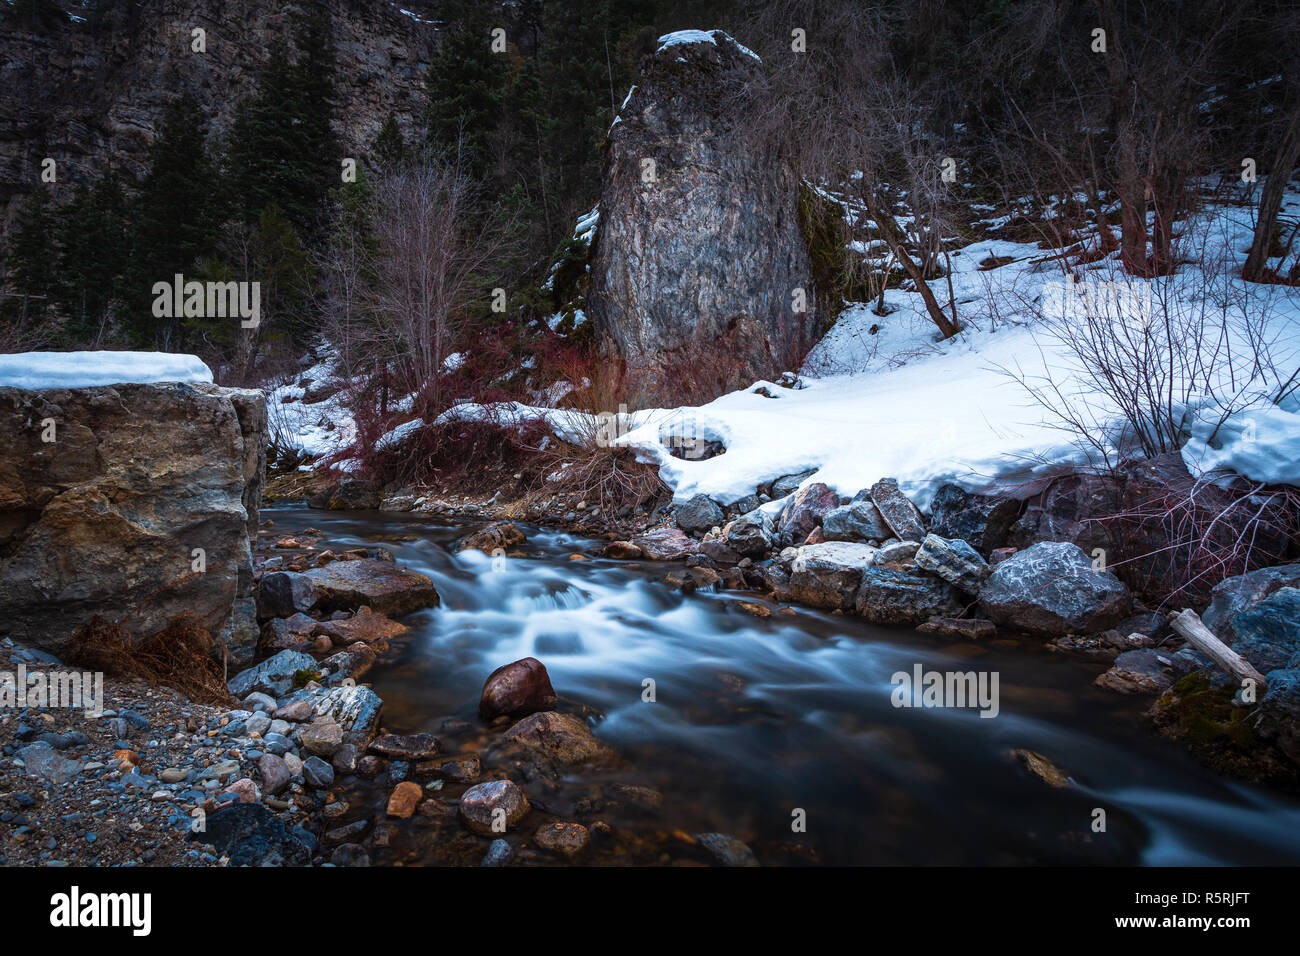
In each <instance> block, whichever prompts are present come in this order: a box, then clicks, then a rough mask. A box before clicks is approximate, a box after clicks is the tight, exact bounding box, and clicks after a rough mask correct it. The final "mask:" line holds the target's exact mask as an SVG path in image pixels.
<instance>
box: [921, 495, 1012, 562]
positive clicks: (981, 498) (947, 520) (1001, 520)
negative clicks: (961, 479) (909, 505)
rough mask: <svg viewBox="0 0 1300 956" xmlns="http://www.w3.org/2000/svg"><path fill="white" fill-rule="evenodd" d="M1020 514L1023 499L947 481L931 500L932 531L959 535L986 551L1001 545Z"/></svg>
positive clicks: (943, 534)
mask: <svg viewBox="0 0 1300 956" xmlns="http://www.w3.org/2000/svg"><path fill="white" fill-rule="evenodd" d="M1019 516H1020V502H1019V501H1018V500H1017V499H1015V498H1004V497H1000V496H997V495H975V494H971V493H970V492H968V491H966V490H965V489H963V488H962V487H961V486H960V485H953V484H947V485H943V486H942V487H940V488H939V490H938V491H936V492H935V493H934V497H933V498H932V499H930V531H931V532H933V533H934V534H937V535H939V536H940V537H941V538H960V539H961V540H963V541H966V542H969V543H970V544H971V545H973V546H974V547H975V548H976V549H977V550H979V551H980V552H982V553H984V554H989V553H990V552H992V551H994V550H996V549H997V548H1000V547H1002V546H1003V545H1004V544H1006V542H1007V536H1008V535H1009V534H1010V533H1011V526H1012V525H1013V524H1015V522H1016V518H1018V517H1019Z"/></svg>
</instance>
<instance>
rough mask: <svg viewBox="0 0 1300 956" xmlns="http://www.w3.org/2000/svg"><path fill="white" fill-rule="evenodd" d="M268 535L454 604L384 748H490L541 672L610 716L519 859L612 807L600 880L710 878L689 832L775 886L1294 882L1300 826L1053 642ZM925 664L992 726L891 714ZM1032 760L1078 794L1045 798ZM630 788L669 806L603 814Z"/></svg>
mask: <svg viewBox="0 0 1300 956" xmlns="http://www.w3.org/2000/svg"><path fill="white" fill-rule="evenodd" d="M264 517H269V518H272V519H273V520H274V521H275V525H276V528H277V531H278V532H281V531H287V532H290V533H292V532H301V531H302V530H304V529H306V528H309V527H315V528H319V529H321V531H322V532H323V533H324V536H325V540H324V542H323V545H324V546H328V547H332V548H338V547H351V546H366V545H376V544H379V545H383V546H384V547H387V548H389V549H390V550H391V551H392V552H393V553H394V554H395V555H396V557H397V560H398V562H399V563H400V564H402V565H404V566H406V567H409V568H411V569H413V570H416V571H420V572H422V573H424V574H426V575H428V576H429V577H431V578H432V579H433V580H434V582H435V583H436V584H437V587H438V591H439V593H440V594H441V595H442V606H441V607H439V608H436V609H431V610H429V611H423V612H419V613H416V614H413V615H410V616H409V617H408V618H405V619H404V621H405V623H407V624H409V625H411V627H412V631H411V633H410V634H409V635H408V636H406V637H404V638H401V639H399V640H397V641H395V642H394V646H393V649H392V651H391V653H389V654H387V655H385V656H384V658H383V660H382V661H381V662H380V663H379V664H377V665H376V666H375V667H374V668H373V669H372V670H371V671H370V672H369V673H367V674H366V676H365V677H364V678H363V679H364V680H366V681H367V682H369V683H370V684H372V686H373V687H374V689H375V690H376V692H377V693H378V694H379V695H380V696H381V697H382V698H383V700H384V712H383V725H384V728H385V729H386V730H387V731H389V732H394V733H410V732H415V731H432V732H435V733H438V734H439V736H440V737H441V738H442V740H443V742H444V748H445V749H446V750H448V751H449V752H452V753H455V752H459V751H465V752H470V751H475V750H478V749H479V748H480V747H481V746H482V745H483V744H484V743H486V742H487V741H488V740H490V739H492V737H493V734H492V733H491V732H489V731H487V730H486V729H485V728H483V727H482V725H481V724H480V723H479V721H478V719H477V705H478V698H479V693H480V691H481V689H482V686H483V681H484V678H486V677H487V675H488V674H489V673H490V672H491V671H492V670H493V669H494V668H496V667H498V666H500V665H501V664H505V663H508V662H510V661H513V660H517V659H519V658H521V657H527V656H533V657H537V658H539V659H540V660H541V661H543V662H544V663H545V664H546V667H547V669H548V670H549V672H550V676H551V681H552V683H553V685H554V686H555V689H556V691H557V693H558V694H559V695H560V697H561V702H562V704H561V709H569V710H578V712H586V711H584V710H583V709H582V708H583V705H585V707H586V708H593V709H594V711H596V712H599V714H601V715H603V716H601V717H599V718H598V719H596V721H595V723H594V730H595V733H596V734H597V736H599V737H600V738H601V739H602V740H604V741H606V742H608V743H609V744H611V745H613V746H614V747H615V748H617V749H618V750H619V752H620V753H621V754H622V756H623V757H624V758H625V765H623V766H621V767H619V768H617V769H615V770H612V771H606V772H603V773H600V774H592V775H587V776H582V775H579V776H576V777H574V778H572V779H567V780H565V781H562V782H561V783H560V784H559V785H552V786H549V787H546V788H543V789H542V790H541V792H538V790H537V789H536V788H532V787H528V788H526V789H529V795H530V798H534V802H535V804H536V805H537V807H538V811H537V812H535V813H534V814H532V815H531V816H530V818H529V819H528V820H526V821H525V828H524V831H523V832H519V833H512V834H511V835H510V839H511V842H514V843H518V844H520V845H521V848H522V847H523V845H524V844H526V843H527V837H528V835H529V834H530V833H531V830H532V829H533V828H535V827H536V826H537V825H538V824H539V823H541V822H547V821H549V820H551V819H571V818H572V816H571V814H572V813H574V812H575V808H578V809H579V810H582V811H590V810H591V809H592V808H593V807H594V808H595V809H596V810H597V811H599V812H597V813H596V814H595V815H596V816H597V817H599V818H600V819H603V820H606V821H607V822H609V823H610V824H611V825H612V826H613V828H614V832H615V834H617V835H618V836H617V838H615V839H612V840H606V841H604V842H603V843H602V844H601V848H599V849H596V850H593V851H592V853H591V854H589V855H588V857H585V858H583V861H584V862H596V863H605V862H608V863H617V862H626V863H681V862H692V861H694V862H698V861H699V860H700V856H699V852H698V851H697V850H694V849H692V848H691V847H690V846H689V841H688V840H686V839H683V838H682V837H681V834H693V833H701V832H721V833H726V834H730V835H734V836H736V837H739V838H740V839H743V840H744V841H745V842H746V843H748V844H749V845H750V846H751V847H753V848H754V850H755V852H756V854H757V855H758V858H759V859H760V861H762V862H764V863H778V864H800V863H809V864H818V863H820V864H837V865H859V864H959V865H960V864H1024V863H1037V864H1065V863H1071V864H1074V863H1079V864H1090V863H1099V864H1114V863H1121V864H1150V865H1183V864H1296V863H1300V803H1298V802H1296V801H1294V800H1291V799H1289V798H1286V797H1283V796H1279V795H1277V794H1274V793H1271V792H1269V791H1265V790H1262V789H1259V788H1255V787H1251V786H1247V785H1243V784H1238V783H1235V782H1232V781H1230V780H1227V779H1225V778H1223V777H1220V776H1219V775H1217V774H1215V773H1214V772H1212V771H1210V770H1208V769H1206V768H1204V767H1202V766H1201V765H1200V764H1199V763H1197V762H1196V761H1195V760H1194V759H1193V758H1192V757H1191V756H1190V755H1188V754H1187V753H1185V752H1184V751H1183V750H1182V749H1181V748H1180V747H1179V746H1178V745H1177V744H1174V743H1172V742H1170V741H1168V740H1165V739H1164V738H1162V737H1160V736H1159V735H1157V734H1156V732H1155V731H1154V730H1152V729H1150V728H1149V727H1148V726H1147V725H1146V724H1144V723H1143V721H1142V719H1141V716H1140V715H1141V712H1142V711H1143V710H1144V709H1145V707H1146V706H1148V705H1149V703H1150V698H1149V697H1138V698H1134V697H1125V696H1123V695H1119V694H1116V693H1114V692H1112V691H1106V690H1102V689H1100V688H1096V687H1093V686H1092V683H1091V682H1092V679H1093V678H1094V677H1095V676H1096V675H1097V674H1098V673H1100V672H1101V670H1102V669H1103V668H1102V666H1101V665H1099V664H1092V663H1088V662H1084V661H1080V660H1077V659H1073V658H1068V657H1065V656H1062V655H1059V654H1055V653H1051V652H1048V651H1046V650H1044V649H1043V648H1042V647H1041V645H1039V644H1038V643H1037V642H1032V641H1025V642H1016V641H1002V640H999V641H991V642H979V643H976V642H971V641H965V642H960V643H954V642H951V641H949V640H947V639H943V638H938V637H935V636H933V635H924V634H917V633H915V632H913V631H911V630H909V629H894V628H885V627H880V626H876V625H872V624H868V623H866V622H863V621H861V620H860V619H857V618H854V617H850V616H840V615H833V614H824V613H819V612H816V611H811V610H806V609H796V610H795V612H794V613H788V612H787V613H774V614H773V615H772V616H771V617H768V618H758V617H755V616H753V615H751V614H749V613H747V612H746V611H744V610H742V609H740V607H739V603H740V602H742V601H751V602H758V603H765V602H763V601H762V599H760V598H757V597H755V596H754V595H752V594H740V593H736V592H723V593H716V594H715V593H697V594H694V595H691V596H683V595H681V594H679V593H676V592H674V591H672V590H670V589H669V588H668V587H666V586H665V585H664V584H663V583H662V582H661V579H662V577H663V575H664V574H665V573H667V571H668V570H669V569H670V568H671V565H666V564H661V563H651V562H640V563H633V562H619V561H612V560H607V559H604V558H602V557H600V547H601V544H602V542H598V541H592V540H589V539H585V538H580V537H575V536H572V535H566V534H561V533H557V532H553V531H549V530H545V529H540V528H536V527H530V526H527V525H522V524H521V525H520V527H521V528H523V529H524V530H525V532H526V533H527V534H528V541H527V542H526V543H525V544H524V545H523V546H522V547H521V549H520V550H521V552H522V556H519V557H507V558H504V559H503V558H497V559H493V558H490V557H488V556H487V555H483V554H481V553H479V552H473V551H471V552H466V553H464V554H459V555H456V554H452V553H450V551H449V547H450V545H451V542H453V541H454V540H455V539H456V538H458V537H460V536H461V535H463V534H464V533H465V532H466V530H467V526H465V525H454V524H450V523H447V522H446V521H444V520H442V519H431V518H430V517H429V516H424V515H404V514H395V513H358V512H342V513H340V512H333V513H331V512H321V511H309V510H307V509H306V508H301V507H276V508H267V509H264ZM575 554H580V555H583V556H584V557H585V560H571V556H572V555H575ZM768 606H769V607H771V608H773V609H774V610H776V609H777V606H776V605H774V604H769V605H768ZM918 664H919V665H921V667H922V668H923V670H925V671H939V672H950V671H975V672H983V673H986V674H992V673H996V674H997V677H998V691H999V700H998V703H999V711H998V713H997V716H996V717H992V718H982V717H980V716H979V712H978V710H975V709H970V708H967V709H958V708H918V707H914V708H900V707H896V706H894V702H893V699H892V692H893V690H894V686H893V685H892V684H891V677H892V675H894V674H895V673H897V672H906V673H909V674H910V673H913V671H914V668H915V667H916V665H918ZM647 681H653V685H652V686H653V697H654V699H653V700H652V701H651V700H647V699H646V698H647V697H649V696H651V695H650V694H649V693H648V690H647V688H648V687H649V686H651V685H648V684H647ZM1014 749H1028V750H1032V751H1035V752H1037V753H1039V754H1042V755H1043V756H1045V757H1046V758H1048V759H1049V760H1050V761H1051V762H1052V763H1054V764H1055V765H1056V766H1057V767H1059V768H1060V769H1061V770H1062V771H1063V772H1064V773H1066V774H1067V775H1068V776H1069V777H1070V780H1071V782H1072V785H1071V786H1069V787H1065V788H1052V787H1049V786H1048V785H1047V784H1046V783H1044V782H1043V781H1042V780H1040V779H1039V778H1038V777H1036V776H1034V775H1032V774H1031V773H1029V772H1028V771H1026V770H1025V769H1024V767H1023V766H1022V764H1021V763H1020V762H1019V761H1017V760H1016V759H1015V758H1014V757H1012V756H1010V751H1012V750H1014ZM615 784H632V785H635V786H638V787H647V788H652V789H653V790H655V791H658V792H659V793H660V794H662V796H663V800H662V803H661V804H658V805H651V806H646V805H645V804H644V801H643V802H641V804H639V805H637V806H632V807H629V806H628V805H626V801H623V802H621V803H614V804H610V805H609V806H602V804H601V802H600V799H599V798H600V796H601V795H602V794H605V795H608V794H609V793H610V792H611V789H610V788H611V787H613V786H614V785H615ZM387 789H388V787H386V786H385V785H384V781H382V780H380V781H377V782H376V783H375V784H372V785H370V786H369V787H365V786H362V785H360V784H357V785H356V789H355V790H354V792H353V793H351V794H350V795H349V799H350V800H352V801H354V802H357V803H359V804H361V805H363V806H368V808H369V813H370V816H372V817H378V818H380V819H382V805H383V797H384V795H385V793H386V791H387ZM461 789H463V787H461V788H454V787H449V788H448V789H447V790H446V791H444V792H443V793H442V794H441V796H442V797H444V798H445V799H447V800H449V801H451V800H454V799H455V797H456V795H457V794H458V792H459V790H461ZM376 808H377V810H376ZM1099 809H1100V810H1102V811H1104V814H1105V830H1104V832H1096V831H1095V830H1094V827H1095V825H1096V824H1095V821H1096V820H1097V818H1098V816H1097V812H1096V811H1097V810H1099ZM356 815H357V814H354V816H356ZM361 815H364V813H362V814H361ZM589 816H590V813H589V812H588V813H587V816H586V817H584V816H582V815H581V814H580V817H579V818H580V819H585V821H586V822H590V820H589ZM348 819H351V817H349V818H348ZM800 823H802V829H799V824H800ZM430 827H432V829H430ZM675 833H676V834H677V835H676V836H674V834H675ZM485 845H486V840H485V839H483V838H480V837H472V836H470V835H469V834H467V833H463V832H461V831H460V830H459V828H458V827H456V826H455V824H454V819H452V820H444V821H442V823H441V824H438V825H434V824H430V823H428V822H426V821H420V820H418V819H417V820H416V821H415V822H413V823H411V824H402V825H400V827H399V829H398V832H397V834H396V836H395V837H394V838H393V839H392V841H391V845H390V846H389V848H388V849H384V848H378V849H376V850H375V851H374V852H375V853H377V854H379V856H378V858H377V859H376V862H377V863H378V862H404V863H408V864H409V863H442V862H474V861H476V858H477V857H479V856H481V855H482V852H483V849H484V847H485Z"/></svg>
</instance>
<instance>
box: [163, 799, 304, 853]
mask: <svg viewBox="0 0 1300 956" xmlns="http://www.w3.org/2000/svg"><path fill="white" fill-rule="evenodd" d="M204 824H205V829H204V830H203V831H202V832H199V833H193V832H192V833H190V834H189V839H190V840H192V841H194V842H196V843H205V844H209V845H211V846H212V847H213V849H214V850H215V851H216V852H217V854H218V855H220V856H227V857H229V858H230V865H231V866H302V865H303V864H305V863H306V862H307V859H308V856H309V855H310V853H311V849H310V847H309V846H308V845H307V843H306V842H305V841H303V840H302V839H300V838H299V837H298V836H297V835H296V834H295V833H294V832H293V831H292V830H290V829H289V828H288V827H287V826H285V824H284V822H283V821H282V820H281V819H280V818H279V817H277V816H276V815H275V814H274V813H272V812H271V811H270V810H268V809H267V808H266V807H265V806H263V805H262V804H260V803H229V804H226V805H225V806H221V807H218V808H217V809H216V810H213V811H211V812H209V813H208V814H207V816H206V818H205V820H204Z"/></svg>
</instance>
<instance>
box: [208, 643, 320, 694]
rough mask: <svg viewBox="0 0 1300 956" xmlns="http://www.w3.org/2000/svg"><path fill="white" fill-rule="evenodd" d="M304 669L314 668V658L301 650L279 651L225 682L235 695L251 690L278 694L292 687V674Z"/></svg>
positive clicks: (250, 691)
mask: <svg viewBox="0 0 1300 956" xmlns="http://www.w3.org/2000/svg"><path fill="white" fill-rule="evenodd" d="M304 670H305V671H314V670H316V658H314V657H312V656H311V655H310V654H304V653H302V652H301V651H281V652H280V653H278V654H276V655H275V656H274V657H269V658H267V659H266V660H264V661H262V663H260V664H257V665H255V666H253V667H250V668H248V669H247V670H243V671H240V672H239V673H238V674H236V675H235V676H234V677H232V678H231V679H230V680H229V681H228V682H227V683H226V687H227V688H228V689H229V690H230V693H232V694H234V695H235V696H236V697H246V696H247V695H248V694H250V693H252V692H253V691H260V692H261V693H264V694H268V695H271V696H279V695H281V694H284V693H286V692H287V691H289V690H290V689H291V688H292V687H293V675H294V674H295V673H297V672H298V671H304Z"/></svg>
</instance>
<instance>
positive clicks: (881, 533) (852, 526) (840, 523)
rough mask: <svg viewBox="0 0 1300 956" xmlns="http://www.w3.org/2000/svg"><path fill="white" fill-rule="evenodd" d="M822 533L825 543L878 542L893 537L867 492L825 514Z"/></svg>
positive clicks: (860, 493)
mask: <svg viewBox="0 0 1300 956" xmlns="http://www.w3.org/2000/svg"><path fill="white" fill-rule="evenodd" d="M822 533H823V534H825V535H826V540H827V541H863V542H867V541H876V542H879V541H884V540H885V539H886V538H890V537H892V536H893V532H892V531H891V530H890V529H889V526H888V525H887V524H885V519H884V517H883V516H882V515H881V514H880V511H879V510H878V509H877V508H876V506H875V504H874V503H873V502H872V500H871V492H869V491H860V492H858V493H857V495H855V496H854V498H853V500H852V501H851V502H849V503H848V504H847V505H840V506H839V507H838V508H832V509H831V510H830V511H828V512H826V515H825V516H824V517H823V518H822Z"/></svg>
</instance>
